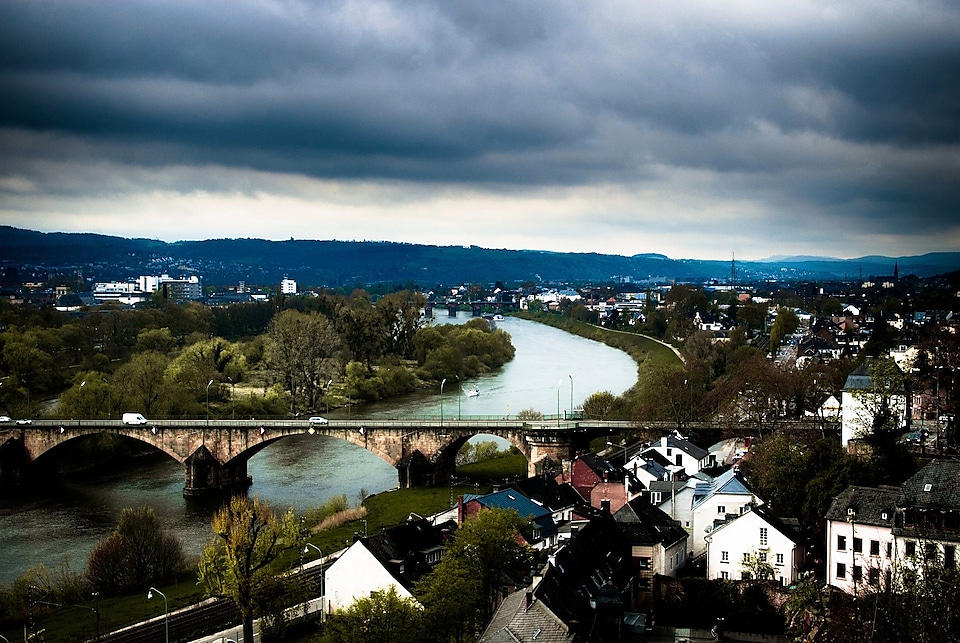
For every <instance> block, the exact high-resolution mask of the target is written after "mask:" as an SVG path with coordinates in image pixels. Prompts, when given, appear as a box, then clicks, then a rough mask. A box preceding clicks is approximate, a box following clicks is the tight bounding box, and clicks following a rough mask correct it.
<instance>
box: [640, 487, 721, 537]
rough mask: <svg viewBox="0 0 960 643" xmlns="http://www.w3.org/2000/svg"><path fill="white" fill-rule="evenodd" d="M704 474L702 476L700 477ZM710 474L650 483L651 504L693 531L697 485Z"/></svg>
mask: <svg viewBox="0 0 960 643" xmlns="http://www.w3.org/2000/svg"><path fill="white" fill-rule="evenodd" d="M700 476H702V478H701V477H700ZM708 479H709V476H707V475H706V474H698V476H697V477H694V478H684V479H683V480H680V479H675V480H662V481H659V482H651V483H650V484H649V485H648V494H649V495H650V504H652V505H653V506H655V507H657V508H658V509H660V510H661V511H663V512H664V513H665V514H667V515H668V516H670V517H671V518H673V519H674V520H676V521H677V523H679V524H680V526H681V527H683V528H684V530H686V532H687V533H688V534H692V533H693V497H694V494H695V493H696V490H697V485H700V484H704V483H705V482H706V480H708Z"/></svg>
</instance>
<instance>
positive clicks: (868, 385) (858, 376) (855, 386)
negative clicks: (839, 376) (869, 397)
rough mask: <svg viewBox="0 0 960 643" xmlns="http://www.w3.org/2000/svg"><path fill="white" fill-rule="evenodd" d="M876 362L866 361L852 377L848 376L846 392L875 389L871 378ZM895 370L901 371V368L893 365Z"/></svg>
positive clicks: (845, 384) (844, 387)
mask: <svg viewBox="0 0 960 643" xmlns="http://www.w3.org/2000/svg"><path fill="white" fill-rule="evenodd" d="M875 361H876V360H874V359H865V360H863V362H861V363H860V365H859V366H857V367H856V368H855V369H853V372H852V373H850V375H848V376H847V381H846V382H845V383H844V384H843V390H844V391H869V390H870V389H872V388H873V378H872V377H871V376H870V367H871V366H872V365H873V363H874V362H875ZM893 368H895V369H897V370H900V367H899V366H897V365H896V363H894V364H893Z"/></svg>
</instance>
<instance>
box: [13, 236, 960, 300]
mask: <svg viewBox="0 0 960 643" xmlns="http://www.w3.org/2000/svg"><path fill="white" fill-rule="evenodd" d="M895 263H896V264H897V266H898V269H899V273H900V275H901V276H905V275H908V274H915V275H917V276H918V277H929V276H932V275H938V274H944V273H947V272H951V271H955V270H958V269H960V253H933V254H928V255H922V256H918V257H898V258H891V257H862V258H860V259H846V260H843V259H831V258H827V257H775V258H771V259H769V260H765V261H755V262H747V261H743V262H741V261H737V264H736V265H737V275H738V279H739V280H741V281H757V280H760V279H776V280H782V281H795V280H833V279H859V278H860V277H861V276H862V277H864V278H865V277H868V276H871V275H892V274H893V269H894V264H895ZM0 264H2V265H19V266H42V267H46V268H47V269H61V270H62V269H71V270H73V269H75V270H77V271H78V272H80V273H81V274H83V275H85V276H95V277H96V278H97V279H101V280H104V279H125V278H127V277H131V276H136V275H139V274H159V273H161V272H166V273H168V274H171V275H180V274H185V273H195V274H199V275H200V276H202V277H203V279H204V283H206V284H208V285H224V284H235V283H237V282H238V281H241V280H243V281H246V282H247V283H248V284H250V285H254V284H260V285H271V284H277V283H279V281H280V279H282V278H283V277H290V278H292V279H296V280H297V282H298V283H299V284H300V285H303V286H331V287H339V286H349V285H352V284H358V285H361V284H371V283H396V284H400V285H406V284H416V285H417V286H419V287H432V286H434V285H436V284H455V283H474V282H477V283H493V282H495V281H498V280H499V281H503V282H505V283H520V282H524V281H532V282H536V283H550V282H573V283H585V282H607V281H610V280H617V279H625V278H628V277H629V278H630V279H632V280H633V281H640V280H644V279H647V278H649V277H657V278H663V279H667V280H674V281H677V282H684V281H687V282H697V283H699V282H703V281H707V280H711V279H715V280H717V281H720V282H728V281H729V279H730V268H731V266H730V262H729V261H708V260H697V259H671V258H669V257H666V256H664V255H660V254H638V255H634V256H632V257H624V256H621V255H606V254H599V253H564V252H544V251H535V250H497V249H489V248H480V247H477V246H466V247H465V246H431V245H421V244H409V243H392V242H372V241H311V240H289V241H267V240H264V239H210V240H206V241H179V242H175V243H166V242H163V241H158V240H153V239H127V238H122V237H111V236H107V235H99V234H87V233H61V232H58V233H43V232H36V231H33V230H24V229H20V228H13V227H10V226H0Z"/></svg>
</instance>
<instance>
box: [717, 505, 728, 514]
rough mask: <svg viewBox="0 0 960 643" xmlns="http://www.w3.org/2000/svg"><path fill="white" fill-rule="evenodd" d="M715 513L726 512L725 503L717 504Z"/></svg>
mask: <svg viewBox="0 0 960 643" xmlns="http://www.w3.org/2000/svg"><path fill="white" fill-rule="evenodd" d="M717 513H718V514H725V513H727V507H726V505H718V506H717Z"/></svg>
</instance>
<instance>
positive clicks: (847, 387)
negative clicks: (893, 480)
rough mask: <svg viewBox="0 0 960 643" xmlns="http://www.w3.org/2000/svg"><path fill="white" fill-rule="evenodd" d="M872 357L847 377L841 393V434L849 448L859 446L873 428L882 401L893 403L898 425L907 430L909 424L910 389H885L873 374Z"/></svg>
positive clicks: (890, 405)
mask: <svg viewBox="0 0 960 643" xmlns="http://www.w3.org/2000/svg"><path fill="white" fill-rule="evenodd" d="M873 363H874V362H873V361H872V360H864V361H863V363H862V364H860V366H858V367H857V368H856V369H854V370H853V372H852V373H850V375H849V376H848V377H847V381H846V383H845V384H844V386H843V391H842V393H841V397H840V434H841V443H842V444H843V445H844V446H845V447H846V448H848V449H851V448H855V445H856V443H857V442H859V441H860V440H861V439H862V437H863V435H864V434H865V433H867V432H869V431H870V430H871V427H872V424H873V420H874V414H875V413H876V412H877V409H878V408H879V407H880V406H881V404H887V405H889V410H890V411H891V412H892V413H893V414H894V416H895V418H896V422H897V423H898V426H899V427H900V428H902V429H904V430H906V429H907V426H908V419H909V413H908V404H907V400H908V398H907V395H906V392H905V391H904V390H903V389H902V388H900V389H899V390H895V391H884V390H882V388H883V387H882V383H880V382H874V381H873V378H872V376H871V374H870V370H871V367H872V364H873Z"/></svg>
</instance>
